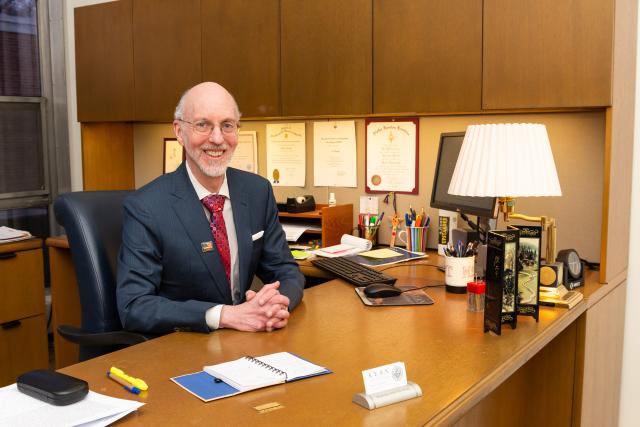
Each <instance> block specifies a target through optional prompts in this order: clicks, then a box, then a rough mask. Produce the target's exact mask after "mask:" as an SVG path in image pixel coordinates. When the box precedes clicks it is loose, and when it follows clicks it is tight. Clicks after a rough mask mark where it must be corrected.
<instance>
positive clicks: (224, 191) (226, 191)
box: [185, 161, 231, 200]
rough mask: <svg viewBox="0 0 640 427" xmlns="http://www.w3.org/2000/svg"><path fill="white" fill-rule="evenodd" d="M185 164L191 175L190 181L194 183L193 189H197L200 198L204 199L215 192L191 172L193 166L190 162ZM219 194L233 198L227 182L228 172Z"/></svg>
mask: <svg viewBox="0 0 640 427" xmlns="http://www.w3.org/2000/svg"><path fill="white" fill-rule="evenodd" d="M185 166H186V167H187V174H188V175H189V181H191V185H193V189H194V190H196V194H197V195H198V200H202V199H204V198H205V197H207V196H208V195H210V194H214V193H212V192H210V191H209V190H207V189H206V188H205V187H204V186H203V185H202V184H200V182H199V181H198V180H197V179H196V177H195V176H194V175H193V172H191V168H190V167H189V163H188V162H186V161H185ZM217 194H219V195H221V196H224V197H226V198H227V199H229V200H231V196H230V195H229V184H228V183H227V172H225V173H224V180H223V181H222V185H221V186H220V190H219V191H218V193H217Z"/></svg>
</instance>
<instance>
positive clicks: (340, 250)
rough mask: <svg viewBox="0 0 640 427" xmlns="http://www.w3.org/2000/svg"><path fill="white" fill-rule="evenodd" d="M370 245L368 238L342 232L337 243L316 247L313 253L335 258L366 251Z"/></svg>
mask: <svg viewBox="0 0 640 427" xmlns="http://www.w3.org/2000/svg"><path fill="white" fill-rule="evenodd" d="M371 247H372V243H371V241H370V240H367V239H363V238H361V237H355V236H351V235H349V234H343V235H342V237H341V238H340V244H339V245H334V246H329V247H327V248H321V249H316V250H315V251H313V253H314V254H316V255H319V256H323V257H327V258H335V257H339V256H347V255H355V254H358V253H360V252H364V251H368V250H370V249H371Z"/></svg>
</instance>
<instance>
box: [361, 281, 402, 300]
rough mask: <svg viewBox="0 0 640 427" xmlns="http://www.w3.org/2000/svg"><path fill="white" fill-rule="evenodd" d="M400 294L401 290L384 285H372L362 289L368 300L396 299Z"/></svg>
mask: <svg viewBox="0 0 640 427" xmlns="http://www.w3.org/2000/svg"><path fill="white" fill-rule="evenodd" d="M401 293H402V289H399V288H396V287H395V286H393V285H388V284H386V283H372V284H371V285H368V286H367V287H366V288H364V294H365V295H366V296H367V297H368V298H387V297H397V296H398V295H400V294H401Z"/></svg>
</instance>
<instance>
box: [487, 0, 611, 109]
mask: <svg viewBox="0 0 640 427" xmlns="http://www.w3.org/2000/svg"><path fill="white" fill-rule="evenodd" d="M613 1H614V0H582V1H571V0H535V1H513V0H485V1H484V23H483V28H484V35H483V40H484V42H483V44H484V46H483V74H482V75H483V85H482V87H483V90H482V108H483V109H508V108H546V107H592V106H607V105H611V69H612V66H611V64H612V46H613Z"/></svg>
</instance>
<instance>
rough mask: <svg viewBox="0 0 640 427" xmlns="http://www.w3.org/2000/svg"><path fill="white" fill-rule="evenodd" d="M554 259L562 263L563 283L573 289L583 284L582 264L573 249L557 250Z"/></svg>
mask: <svg viewBox="0 0 640 427" xmlns="http://www.w3.org/2000/svg"><path fill="white" fill-rule="evenodd" d="M556 260H557V261H559V262H561V263H563V264H564V269H563V270H564V277H563V279H564V280H563V285H564V287H565V288H567V289H574V288H577V287H578V286H582V285H584V264H583V263H582V261H580V256H579V255H578V252H576V250H575V249H563V250H561V251H560V252H558V256H557V257H556Z"/></svg>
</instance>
